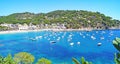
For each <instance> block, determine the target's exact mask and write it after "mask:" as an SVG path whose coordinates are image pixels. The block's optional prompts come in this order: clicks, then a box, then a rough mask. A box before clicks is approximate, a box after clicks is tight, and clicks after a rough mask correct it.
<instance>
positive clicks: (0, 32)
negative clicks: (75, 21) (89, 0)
mask: <svg viewBox="0 0 120 64" xmlns="http://www.w3.org/2000/svg"><path fill="white" fill-rule="evenodd" d="M91 30H92V29H87V28H86V29H36V30H9V31H0V34H11V33H23V32H36V31H55V32H58V31H91Z"/></svg>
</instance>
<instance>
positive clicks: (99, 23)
mask: <svg viewBox="0 0 120 64" xmlns="http://www.w3.org/2000/svg"><path fill="white" fill-rule="evenodd" d="M0 23H1V24H2V23H13V24H17V23H20V24H24V23H27V24H29V23H33V24H41V23H42V24H52V23H60V24H61V23H62V24H63V23H65V24H66V27H67V28H82V27H92V28H95V27H97V28H100V29H107V28H110V27H118V26H119V25H120V21H119V20H116V19H112V18H111V17H109V16H105V15H104V14H101V13H100V12H91V11H84V10H56V11H52V12H49V13H39V14H34V13H30V12H24V13H14V14H11V15H8V16H0Z"/></svg>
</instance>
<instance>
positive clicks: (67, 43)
mask: <svg viewBox="0 0 120 64" xmlns="http://www.w3.org/2000/svg"><path fill="white" fill-rule="evenodd" d="M116 37H120V30H99V31H97V30H96V31H95V30H94V31H90V32H87V31H69V32H65V31H64V32H52V31H40V32H26V33H15V34H0V55H2V56H6V55H7V54H9V53H11V54H12V56H14V54H16V53H18V52H29V53H31V54H32V55H34V56H35V57H36V59H35V61H37V59H38V58H41V57H45V58H47V59H50V60H52V62H53V64H62V63H64V64H73V62H72V57H75V58H77V59H78V60H80V57H82V56H83V57H85V59H86V60H88V61H92V62H93V64H114V53H116V52H117V50H116V49H115V48H114V46H113V45H112V40H113V39H114V38H116ZM53 41H54V42H55V43H51V42H53ZM98 43H101V46H98Z"/></svg>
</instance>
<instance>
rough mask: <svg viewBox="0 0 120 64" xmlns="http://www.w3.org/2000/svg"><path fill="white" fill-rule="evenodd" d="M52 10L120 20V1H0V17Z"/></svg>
mask: <svg viewBox="0 0 120 64" xmlns="http://www.w3.org/2000/svg"><path fill="white" fill-rule="evenodd" d="M54 10H88V11H95V12H96V11H98V12H101V13H103V14H105V15H107V16H111V17H113V18H114V19H119V20H120V13H119V12H120V0H0V16H5V15H9V14H12V13H21V12H33V13H41V12H43V13H47V12H50V11H54Z"/></svg>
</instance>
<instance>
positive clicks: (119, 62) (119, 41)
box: [113, 38, 120, 64]
mask: <svg viewBox="0 0 120 64" xmlns="http://www.w3.org/2000/svg"><path fill="white" fill-rule="evenodd" d="M113 45H114V46H115V48H116V49H117V50H118V51H119V52H118V53H117V54H115V62H116V64H120V38H116V39H115V40H113Z"/></svg>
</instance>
